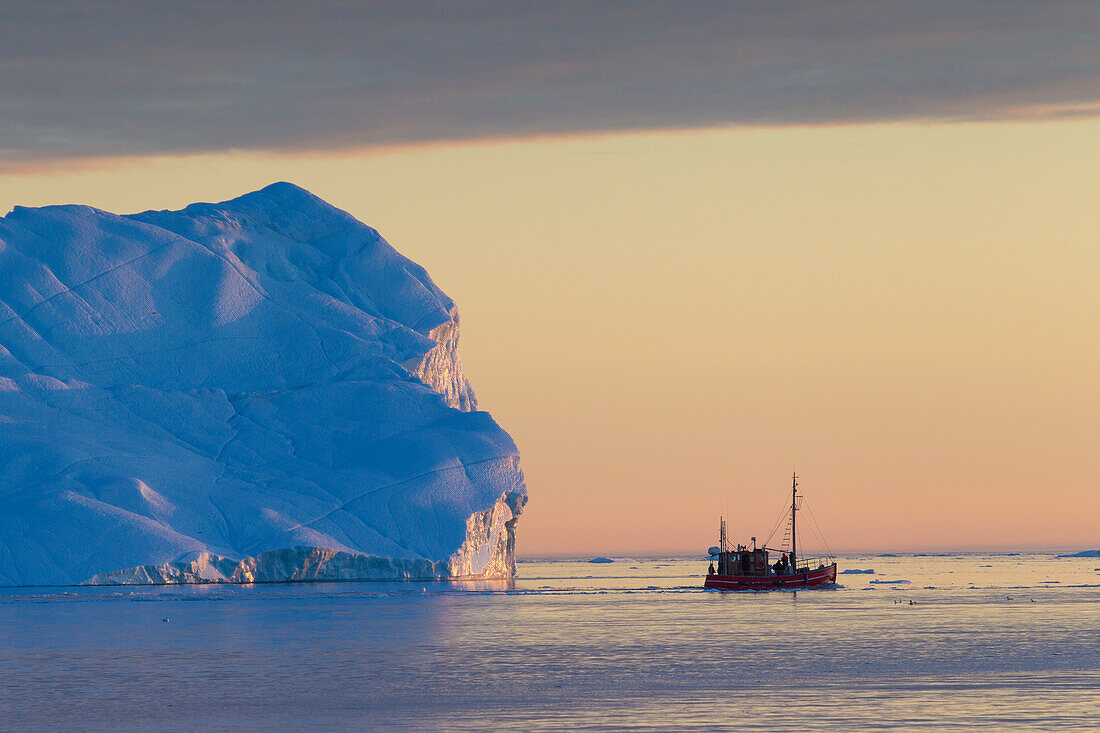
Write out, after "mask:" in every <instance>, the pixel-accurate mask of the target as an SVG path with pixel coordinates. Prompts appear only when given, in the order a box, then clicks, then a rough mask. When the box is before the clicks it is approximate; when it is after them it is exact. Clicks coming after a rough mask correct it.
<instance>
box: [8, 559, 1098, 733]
mask: <svg viewBox="0 0 1100 733" xmlns="http://www.w3.org/2000/svg"><path fill="white" fill-rule="evenodd" d="M840 567H841V570H846V569H853V568H858V569H872V570H874V574H846V575H841V576H839V580H840V584H841V587H838V588H836V589H833V590H813V591H799V592H785V591H775V592H767V593H752V592H747V593H720V592H716V591H703V590H701V589H700V586H701V584H702V576H701V573H703V572H705V569H706V563H705V562H701V561H699V560H697V559H693V560H685V559H682V558H676V559H664V560H661V559H652V558H647V559H641V558H638V559H617V560H616V562H613V563H610V564H591V563H588V562H582V561H539V562H524V563H521V564H520V566H519V577H517V578H516V580H515V582H514V584H505V583H495V584H494V583H479V584H467V585H463V586H456V585H451V584H442V583H429V584H407V583H341V584H309V585H266V586H264V585H261V586H251V587H247V586H232V587H212V586H205V587H176V588H172V587H157V588H96V589H56V588H54V589H27V588H19V589H13V588H8V589H0V728H2V729H5V730H28V729H31V730H34V729H38V730H45V729H92V730H118V729H141V730H229V729H250V730H260V729H305V728H310V729H385V728H388V727H392V728H400V729H423V730H452V729H453V730H494V729H499V728H512V729H518V730H530V731H538V730H565V729H568V730H574V731H575V730H624V729H649V730H692V729H694V730H737V731H756V730H768V731H816V730H839V731H857V730H877V731H892V730H911V729H922V730H943V731H971V730H981V731H991V730H1029V731H1030V730H1100V559H1096V558H1058V557H1055V556H1053V555H973V554H971V555H952V556H933V557H929V556H923V557H922V556H902V557H892V556H859V557H842V558H840ZM901 581H908V582H901ZM910 601H913V602H914V604H915V605H910ZM166 619H167V620H166Z"/></svg>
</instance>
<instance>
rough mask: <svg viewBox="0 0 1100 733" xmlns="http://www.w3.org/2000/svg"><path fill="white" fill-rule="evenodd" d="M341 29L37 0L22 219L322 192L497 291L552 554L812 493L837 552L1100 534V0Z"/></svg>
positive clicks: (390, 14)
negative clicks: (291, 189) (1099, 207)
mask: <svg viewBox="0 0 1100 733" xmlns="http://www.w3.org/2000/svg"><path fill="white" fill-rule="evenodd" d="M305 7H306V6H304V5H301V4H297V3H268V4H262V5H261V4H259V3H253V2H247V1H246V2H238V3H232V4H225V5H223V4H220V3H219V4H215V3H209V4H208V3H196V2H182V3H176V4H173V5H172V7H171V8H155V9H153V8H151V7H150V6H148V5H147V4H140V5H139V4H136V3H95V2H92V3H73V4H66V3H64V2H60V3H50V4H44V3H39V4H29V3H28V4H21V5H19V6H18V7H15V8H11V9H7V8H6V10H10V12H8V13H7V14H6V18H7V19H8V20H7V21H6V22H5V23H3V24H0V209H2V210H3V211H4V212H6V211H8V210H9V209H10V208H11V206H13V205H17V204H18V205H28V206H37V205H45V204H50V203H86V204H91V205H94V206H97V207H100V208H104V209H107V210H111V211H117V212H122V213H127V212H133V211H140V210H144V209H149V208H157V209H162V208H179V207H182V206H184V205H185V204H187V203H190V202H193V201H198V200H206V201H216V200H223V199H226V198H231V197H234V196H236V195H239V194H241V193H244V192H246V191H249V190H253V189H256V188H259V187H261V186H264V185H266V184H268V183H271V182H272V181H275V180H289V181H293V182H294V183H297V184H299V185H302V186H304V187H306V188H308V189H309V190H311V191H313V192H314V193H316V194H317V195H319V196H321V197H322V198H325V199H326V200H328V201H329V202H331V203H333V204H334V205H336V206H340V207H341V208H344V209H347V210H348V211H350V212H351V213H353V214H355V215H356V216H358V217H359V218H360V219H362V220H363V221H365V222H367V223H368V224H370V225H372V226H374V227H376V228H378V229H379V230H380V231H381V232H382V234H383V235H384V236H386V237H387V239H389V241H390V242H391V243H393V244H394V246H396V247H397V248H398V249H399V250H400V251H402V252H403V253H405V254H406V255H408V256H410V257H412V258H413V259H414V260H416V261H418V262H420V263H421V264H423V265H424V266H425V267H426V268H427V269H428V271H429V272H430V273H431V274H432V277H433V278H434V279H435V280H436V282H437V283H438V284H439V285H440V286H441V287H443V289H444V290H446V291H447V292H448V294H450V295H451V296H452V297H453V298H454V299H455V300H456V302H457V303H458V305H459V308H460V310H461V313H462V333H463V336H462V359H463V364H464V367H465V369H466V372H467V374H468V376H469V377H470V378H471V381H472V382H473V384H474V387H475V389H476V390H477V393H478V397H479V400H480V402H481V406H482V408H483V409H486V410H488V411H490V412H491V413H492V414H493V415H494V417H495V418H496V419H497V420H498V421H499V422H500V423H501V425H502V426H504V427H505V429H507V430H508V431H509V432H510V433H511V434H512V435H513V437H515V439H516V441H517V443H518V445H519V447H520V450H521V452H522V455H523V466H524V469H525V471H526V474H527V479H528V486H529V490H530V494H531V501H530V504H529V505H528V510H527V512H526V513H525V515H524V517H523V519H522V520H521V523H520V525H519V542H518V550H519V552H520V554H521V555H527V556H535V555H546V554H559V553H567V554H642V553H660V552H684V551H690V552H701V551H703V550H705V548H706V547H708V546H709V545H711V544H713V543H714V541H715V538H716V534H717V524H718V516H719V515H720V514H721V515H724V516H726V517H727V520H728V521H729V525H730V531H731V533H732V534H733V536H734V539H735V541H741V540H742V539H743V540H747V539H748V538H749V537H750V536H753V535H760V539H763V536H762V535H763V534H764V533H765V532H767V531H768V529H769V528H770V527H771V526H772V524H773V523H774V520H775V518H776V516H777V515H778V513H779V511H780V508H781V506H782V505H783V503H784V501H785V498H786V496H787V492H788V490H789V481H790V474H791V472H792V470H797V471H798V472H799V474H800V477H801V479H800V483H801V486H802V489H803V491H804V493H805V495H806V497H807V499H806V501H807V504H808V506H809V507H810V509H811V510H812V511H813V514H814V516H815V518H816V519H817V522H818V524H819V525H820V526H821V529H822V530H823V532H824V535H825V539H826V540H827V542H828V544H829V546H830V547H831V549H833V550H835V551H841V550H864V549H868V550H869V549H877V550H918V551H919V550H926V549H927V550H935V549H972V548H1000V549H1014V548H1046V547H1050V548H1055V547H1057V548H1062V547H1065V548H1081V547H1085V546H1095V545H1096V544H1098V543H1100V530H1097V527H1100V521H1098V520H1100V498H1098V494H1097V491H1096V487H1097V478H1096V477H1097V476H1100V465H1098V464H1100V457H1098V452H1097V451H1096V446H1097V445H1098V444H1100V427H1098V426H1097V424H1096V420H1095V415H1096V414H1097V411H1098V410H1097V408H1100V387H1098V386H1097V380H1096V377H1095V375H1096V374H1097V368H1098V367H1100V344H1098V343H1097V339H1096V333H1097V326H1098V325H1100V323H1098V320H1100V295H1097V288H1096V286H1095V284H1096V282H1097V281H1098V278H1097V276H1098V275H1100V249H1098V247H1097V244H1098V242H1097V235H1098V229H1097V225H1096V218H1095V192H1096V191H1097V190H1100V186H1098V183H1100V181H1098V180H1097V178H1098V176H1100V47H1098V45H1097V44H1095V43H1094V39H1095V38H1096V37H1097V33H1098V32H1100V6H1097V5H1095V4H1092V3H1059V2H1054V3H1043V4H1037V3H1012V2H998V3H923V2H897V3H891V2H880V3H873V4H872V3H862V2H837V3H828V4H824V3H786V2H769V3H752V2H748V3H737V4H734V3H690V4H683V3H675V4H673V3H646V2H633V3H599V4H596V3H579V2H569V3H554V2H547V3H538V4H534V3H529V4H510V3H494V2H476V3H457V4H447V5H445V6H444V5H438V6H436V5H432V4H427V3H392V4H391V3H319V4H316V5H311V6H310V8H311V9H310V10H309V11H308V12H306V11H304V10H303V8H305ZM0 275H2V274H0ZM812 544H813V543H811V545H812Z"/></svg>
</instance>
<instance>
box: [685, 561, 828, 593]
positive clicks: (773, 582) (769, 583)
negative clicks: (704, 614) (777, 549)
mask: <svg viewBox="0 0 1100 733" xmlns="http://www.w3.org/2000/svg"><path fill="white" fill-rule="evenodd" d="M835 582H836V563H833V564H832V565H828V566H826V567H823V568H818V569H816V570H809V571H807V572H805V573H795V574H792V575H768V576H764V577H761V576H759V575H708V576H707V580H706V582H705V583H704V584H703V587H704V588H711V589H713V590H775V589H783V588H786V589H794V590H797V589H799V588H815V587H819V586H823V585H830V584H832V583H835Z"/></svg>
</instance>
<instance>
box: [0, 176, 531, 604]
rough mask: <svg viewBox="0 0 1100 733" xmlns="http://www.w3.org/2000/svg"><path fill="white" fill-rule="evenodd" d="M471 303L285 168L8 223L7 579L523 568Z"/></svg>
mask: <svg viewBox="0 0 1100 733" xmlns="http://www.w3.org/2000/svg"><path fill="white" fill-rule="evenodd" d="M458 338H459V316H458V311H457V309H456V308H455V304H454V303H453V302H452V301H451V299H450V298H448V297H447V295H446V294H444V293H443V292H442V291H441V290H440V289H439V288H438V287H436V285H435V284H434V283H433V282H432V280H431V278H429V277H428V274H427V273H426V272H425V271H424V269H423V268H421V267H420V266H419V265H417V264H415V263H413V262H411V261H410V260H408V259H407V258H405V257H403V256H402V255H400V254H399V253H398V252H396V251H395V250H394V249H393V248H392V247H391V246H390V245H389V244H388V243H387V242H386V241H385V240H384V239H382V238H381V236H379V234H378V233H377V232H376V231H375V230H373V229H371V228H370V227H368V226H366V225H364V224H362V223H361V222H359V221H357V220H356V219H354V218H353V217H352V216H350V215H349V214H347V213H345V212H343V211H340V210H338V209H336V208H334V207H332V206H330V205H328V204H326V203H325V202H324V201H322V200H320V199H318V198H316V197H315V196H313V195H311V194H310V193H308V192H307V191H304V190H302V189H300V188H298V187H296V186H293V185H291V184H286V183H280V184H274V185H272V186H269V187H267V188H264V189H262V190H260V191H256V192H254V193H250V194H247V195H245V196H242V197H240V198H237V199H234V200H232V201H227V202H224V203H220V204H194V205H192V206H189V207H187V208H186V209H183V210H182V211H175V212H172V211H159V212H154V211H150V212H145V213H142V214H136V215H131V216H118V215H115V214H110V213H107V212H104V211H99V210H96V209H92V208H89V207H86V206H54V207H46V208H41V209H28V208H19V207H17V208H16V209H15V210H13V211H12V212H11V213H9V214H8V215H7V216H6V217H4V218H2V219H0V585H8V586H10V585H66V584H80V583H86V584H120V583H122V584H129V583H165V582H167V583H196V582H211V581H235V582H249V581H284V580H317V579H322V580H325V579H327V580H336V579H343V580H347V579H367V578H409V577H415V578H441V577H454V576H481V577H491V578H500V577H510V576H511V575H512V573H513V570H514V544H515V530H514V528H515V522H516V517H517V515H518V514H519V513H520V511H521V510H522V508H523V505H524V503H525V502H526V489H525V485H524V481H523V475H522V473H521V471H520V468H519V464H518V461H519V453H518V451H517V449H516V446H515V444H514V443H513V441H512V439H511V438H510V437H509V436H508V434H507V433H505V432H504V431H503V430H502V429H501V428H500V427H499V426H497V424H496V423H495V422H494V421H493V420H492V418H491V417H490V416H489V415H488V414H487V413H485V412H478V411H477V401H476V398H475V397H474V392H473V390H472V389H471V387H470V385H469V383H468V382H467V380H466V378H465V376H464V375H463V373H462V367H461V364H460V362H459V358H458V350H457V349H458Z"/></svg>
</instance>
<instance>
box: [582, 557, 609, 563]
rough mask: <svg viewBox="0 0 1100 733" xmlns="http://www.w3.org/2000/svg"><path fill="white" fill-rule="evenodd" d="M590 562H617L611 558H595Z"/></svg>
mask: <svg viewBox="0 0 1100 733" xmlns="http://www.w3.org/2000/svg"><path fill="white" fill-rule="evenodd" d="M588 562H594V563H607V562H615V561H614V560H612V559H611V558H610V557H594V558H592V559H591V560H589V561H588Z"/></svg>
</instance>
